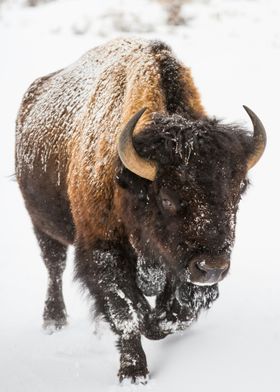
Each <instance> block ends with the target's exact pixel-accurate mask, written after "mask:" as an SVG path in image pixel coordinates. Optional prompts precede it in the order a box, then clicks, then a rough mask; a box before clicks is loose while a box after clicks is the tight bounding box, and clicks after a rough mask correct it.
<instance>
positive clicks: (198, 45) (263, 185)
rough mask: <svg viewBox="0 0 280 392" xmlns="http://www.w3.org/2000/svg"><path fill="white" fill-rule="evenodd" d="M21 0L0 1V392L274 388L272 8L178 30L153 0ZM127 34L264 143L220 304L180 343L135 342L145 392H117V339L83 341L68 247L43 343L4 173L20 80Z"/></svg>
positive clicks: (277, 142)
mask: <svg viewBox="0 0 280 392" xmlns="http://www.w3.org/2000/svg"><path fill="white" fill-rule="evenodd" d="M24 3H25V2H24V1H23V0H22V1H20V0H18V1H17V0H6V1H2V2H1V1H0V49H1V50H0V70H1V72H0V103H1V106H0V107H1V115H0V128H1V132H0V187H1V188H0V189H1V192H0V198H1V202H0V209H1V210H0V217H1V223H2V224H1V226H0V242H1V248H0V249H1V256H0V291H1V296H0V309H1V312H0V314H1V315H0V318H1V323H0V369H1V373H0V391H1V392H2V391H3V392H23V391H24V392H61V391H67V392H78V391H79V392H89V391H98V392H99V391H100V392H103V391H104V392H105V391H106V392H107V391H109V392H112V391H121V390H123V391H130V390H136V389H137V388H138V389H139V390H143V391H144V390H145V391H155V392H157V391H160V392H167V391H168V392H169V391H171V390H172V391H191V392H201V391H204V390H207V391H208V392H214V391H215V392H224V391H225V390H226V391H227V392H236V391H238V392H243V391H244V392H245V391H246V392H248V391H254V392H257V391H269V392H276V391H279V390H280V381H279V368H280V278H279V276H280V257H279V243H278V241H279V234H280V232H279V221H280V212H279V200H280V185H279V167H280V158H279V157H280V154H279V152H278V150H279V146H280V129H279V113H278V110H279V109H278V101H279V91H280V77H279V70H280V27H279V20H280V3H279V1H278V0H266V1H265V0H224V1H223V0H208V1H206V0H205V1H202V0H201V1H199V0H196V1H195V0H193V1H191V2H189V3H186V4H185V6H184V8H183V10H182V14H183V16H184V18H185V20H186V24H185V25H181V26H170V25H167V23H166V18H167V16H166V12H165V10H164V9H163V8H162V7H161V6H160V5H159V4H158V2H157V1H155V0H154V1H153V0H133V1H132V0H103V1H97V0H59V1H53V2H49V3H46V4H45V5H41V6H38V7H26V6H24ZM130 34H132V35H136V36H143V37H147V38H156V39H161V40H164V41H166V42H167V43H168V44H169V45H170V46H171V47H172V48H173V49H174V51H175V53H176V54H177V55H178V57H179V58H180V59H181V60H182V61H183V62H184V63H185V64H187V65H188V66H189V67H191V68H192V71H193V76H194V79H195V82H196V84H197V86H198V87H199V90H200V92H201V95H202V102H203V103H204V105H205V107H206V110H207V111H208V113H209V114H210V115H213V116H214V115H215V116H217V117H219V118H223V119H224V120H225V121H226V122H230V121H237V122H240V123H242V124H244V125H246V126H248V127H250V128H251V123H250V121H249V118H248V116H247V115H246V113H245V111H244V110H243V108H242V105H243V104H245V105H248V106H249V107H250V108H252V109H253V110H254V111H255V112H256V113H257V114H258V116H259V117H260V118H261V119H262V121H263V123H264V124H265V126H266V129H267V134H268V146H267V149H266V152H265V154H264V157H263V158H262V159H261V161H260V163H258V164H257V165H256V167H254V169H253V170H252V172H251V173H250V179H251V183H252V186H251V187H250V188H249V190H248V192H247V194H246V195H245V196H244V199H243V200H242V202H241V205H240V211H239V215H238V224H237V239H236V245H235V249H234V252H233V258H232V269H231V273H230V276H229V277H228V278H227V279H225V281H223V282H222V283H221V284H220V299H219V300H218V301H217V302H216V303H215V304H214V306H213V308H212V309H211V310H210V311H209V312H208V313H204V314H203V315H202V316H201V317H200V319H199V321H198V322H197V323H196V324H194V325H193V326H192V327H191V328H190V329H189V330H187V331H186V332H185V333H184V334H183V335H174V336H171V337H168V338H167V339H165V340H162V341H156V342H153V341H148V340H145V339H144V342H143V344H144V349H145V351H146V354H147V360H148V365H149V369H150V372H151V381H150V383H149V384H148V385H147V386H145V387H143V386H141V387H131V386H122V387H120V386H119V385H118V382H117V377H116V373H117V371H118V365H119V364H118V353H117V351H116V349H115V347H114V336H113V335H112V334H111V332H110V331H109V330H108V328H107V326H105V325H104V324H101V325H99V332H98V333H94V331H95V330H96V328H97V327H98V326H95V324H94V323H92V322H91V320H90V312H89V309H90V303H88V300H87V299H86V298H85V297H84V296H83V295H81V293H80V289H79V287H78V286H77V285H76V284H74V283H73V282H72V267H73V264H72V252H70V253H71V254H70V255H69V265H68V268H67V271H66V273H65V276H64V284H65V289H64V293H65V301H66V306H67V310H68V313H69V326H68V327H67V328H66V329H65V330H63V331H61V332H59V333H57V334H54V335H51V336H49V335H45V334H44V333H43V332H42V330H41V314H42V310H43V303H44V298H45V290H46V285H47V274H46V271H45V268H44V266H43V263H42V261H41V259H40V255H39V249H38V246H37V244H36V241H35V237H34V235H33V232H32V228H31V222H30V220H29V217H28V215H27V212H26V211H25V209H24V205H23V201H22V198H21V195H20V192H19V190H18V187H17V184H16V182H14V181H13V178H12V174H13V173H14V122H15V118H16V113H17V110H18V107H19V104H20V100H21V98H22V95H23V93H24V91H25V90H26V88H27V87H28V85H29V84H30V83H31V82H32V81H33V80H34V79H35V78H37V77H38V76H41V75H44V74H46V73H49V72H52V71H54V70H57V69H59V68H62V67H64V66H66V65H68V64H69V63H71V62H73V61H75V60H76V59H77V58H78V57H79V56H80V55H81V54H82V53H83V52H85V51H86V50H88V49H89V48H91V47H93V46H95V45H98V44H100V43H103V42H106V41H107V40H109V39H111V38H113V37H116V36H120V35H130ZM97 329H98V328H97ZM100 332H102V333H100Z"/></svg>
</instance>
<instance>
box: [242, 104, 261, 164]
mask: <svg viewBox="0 0 280 392" xmlns="http://www.w3.org/2000/svg"><path fill="white" fill-rule="evenodd" d="M243 107H244V109H245V110H246V112H247V113H248V115H249V117H250V119H251V121H252V123H253V126H254V135H253V151H252V152H251V154H250V156H249V159H248V162H247V167H248V170H250V169H251V168H252V167H253V166H255V164H256V163H257V162H258V160H259V159H260V158H261V156H262V154H263V152H264V150H265V146H266V132H265V128H264V126H263V124H262V122H261V120H260V119H259V118H258V116H257V115H256V114H255V113H254V112H253V111H252V110H251V109H249V108H248V107H247V106H244V105H243Z"/></svg>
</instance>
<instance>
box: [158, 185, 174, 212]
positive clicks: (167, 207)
mask: <svg viewBox="0 0 280 392" xmlns="http://www.w3.org/2000/svg"><path fill="white" fill-rule="evenodd" d="M160 207H161V209H162V210H163V212H165V213H166V212H167V213H169V214H171V215H174V214H176V212H177V203H176V200H173V199H172V198H171V196H170V195H167V193H166V192H164V191H161V192H160Z"/></svg>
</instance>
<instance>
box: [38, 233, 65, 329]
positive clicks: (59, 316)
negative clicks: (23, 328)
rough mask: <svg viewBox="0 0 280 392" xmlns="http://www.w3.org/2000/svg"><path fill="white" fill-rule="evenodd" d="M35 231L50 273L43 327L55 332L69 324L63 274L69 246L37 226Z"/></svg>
mask: <svg viewBox="0 0 280 392" xmlns="http://www.w3.org/2000/svg"><path fill="white" fill-rule="evenodd" d="M34 231H35V234H36V237H37V240H38V243H39V246H40V248H41V252H42V253H41V254H42V258H43V260H44V263H45V265H46V268H47V270H48V275H49V283H48V290H47V297H46V301H45V308H44V313H43V320H44V324H43V328H44V329H46V330H47V331H49V332H54V330H59V329H61V328H62V327H64V326H65V325H66V324H67V313H66V309H65V304H64V299H63V293H62V274H63V272H64V269H65V265H66V254H67V247H66V246H65V245H63V244H61V243H60V242H58V241H56V240H54V239H53V238H51V237H49V236H48V235H47V234H45V233H44V232H42V231H41V230H40V229H38V228H36V227H34Z"/></svg>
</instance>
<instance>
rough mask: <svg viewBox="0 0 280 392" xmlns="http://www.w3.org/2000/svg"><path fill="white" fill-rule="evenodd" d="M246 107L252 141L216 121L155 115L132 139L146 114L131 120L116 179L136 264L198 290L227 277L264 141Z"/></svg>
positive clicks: (259, 126)
mask: <svg viewBox="0 0 280 392" xmlns="http://www.w3.org/2000/svg"><path fill="white" fill-rule="evenodd" d="M245 109H246V111H247V113H248V114H249V116H250V118H251V120H252V122H253V125H254V134H253V136H252V135H250V134H249V133H248V132H246V131H245V130H244V129H241V128H240V127H237V126H234V125H224V124H222V123H220V122H219V121H217V120H215V119H208V118H204V119H201V120H190V119H187V118H184V117H183V116H179V115H171V116H167V115H159V114H158V115H155V116H154V118H153V120H152V122H151V123H150V124H149V125H148V126H147V127H146V128H145V129H143V130H142V132H141V133H140V134H138V135H137V136H135V137H134V138H132V134H133V130H134V128H135V126H136V124H137V121H138V120H139V118H140V117H141V115H142V114H143V112H144V110H145V109H142V110H141V111H140V112H138V113H137V114H136V115H134V116H133V118H132V119H131V120H130V121H129V123H128V124H127V126H126V127H125V129H124V130H123V132H122V134H121V136H120V139H119V145H118V152H119V157H120V166H119V171H118V175H117V180H118V184H119V195H120V197H119V203H120V206H119V207H120V208H119V210H120V214H121V220H122V222H123V225H124V230H125V231H126V233H127V236H128V238H129V241H130V244H131V245H132V246H133V248H134V250H135V252H136V254H137V256H138V258H140V259H143V260H147V261H148V262H149V263H151V264H153V263H159V264H160V265H164V266H165V268H167V270H168V271H173V275H174V272H175V275H176V276H179V277H180V279H185V281H188V282H191V283H193V284H196V285H213V284H215V283H217V282H219V281H221V280H222V279H223V278H224V277H225V276H226V275H227V273H228V271H229V267H230V254H231V249H232V246H233V242H234V236H235V222H236V212H237V209H238V204H239V201H240V198H241V196H242V194H243V193H244V191H245V190H246V187H247V185H248V179H247V177H246V175H247V172H248V170H249V169H250V168H251V167H252V166H253V165H254V164H255V163H256V162H257V161H258V159H259V158H260V157H261V155H262V153H263V151H264V148H265V143H266V136H265V130H264V127H263V125H262V123H261V121H260V120H259V119H258V117H257V116H256V115H255V114H254V113H253V112H252V111H251V110H250V109H249V108H246V107H245Z"/></svg>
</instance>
